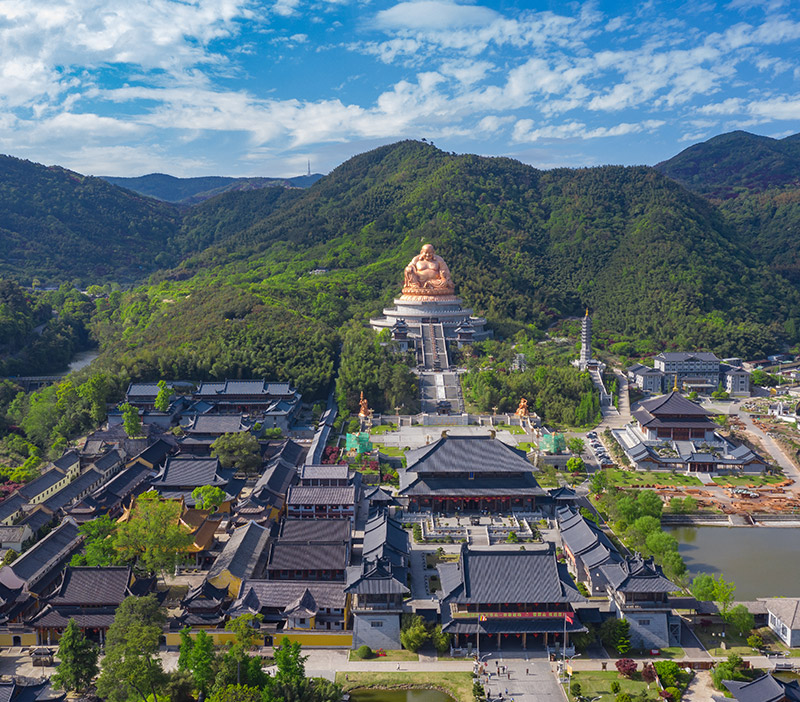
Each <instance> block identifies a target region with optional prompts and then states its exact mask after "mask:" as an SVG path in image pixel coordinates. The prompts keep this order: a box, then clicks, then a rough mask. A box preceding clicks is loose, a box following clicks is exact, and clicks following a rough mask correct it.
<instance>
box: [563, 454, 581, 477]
mask: <svg viewBox="0 0 800 702" xmlns="http://www.w3.org/2000/svg"><path fill="white" fill-rule="evenodd" d="M567 470H568V471H569V472H570V473H580V472H581V471H582V470H583V459H582V458H581V457H580V456H570V458H568V459H567Z"/></svg>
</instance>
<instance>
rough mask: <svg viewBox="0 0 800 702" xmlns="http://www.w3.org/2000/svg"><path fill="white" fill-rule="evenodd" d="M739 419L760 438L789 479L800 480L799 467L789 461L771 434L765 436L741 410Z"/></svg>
mask: <svg viewBox="0 0 800 702" xmlns="http://www.w3.org/2000/svg"><path fill="white" fill-rule="evenodd" d="M739 419H741V420H742V422H744V425H745V427H747V431H749V432H750V433H752V434H755V435H756V436H757V437H758V438H759V440H760V441H761V445H762V446H763V447H764V448H765V449H767V452H768V453H769V455H770V456H772V460H774V461H775V463H777V464H778V465H779V466H780V467H781V468H783V472H784V474H785V475H786V476H787V477H789V478H794V479H795V480H798V479H800V471H798V469H797V466H795V464H794V463H792V461H790V460H789V458H788V457H787V456H786V454H785V453H784V452H783V449H781V447H780V446H779V445H778V444H777V443H776V442H775V441H773V439H772V437H771V436H770V435H769V434H765V433H764V432H763V431H762V430H761V429H759V428H758V427H757V426H756V425H755V423H754V422H753V420H752V418H751V417H750V415H749V414H748V413H747V412H743V411H741V410H740V411H739Z"/></svg>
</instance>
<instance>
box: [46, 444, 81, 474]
mask: <svg viewBox="0 0 800 702" xmlns="http://www.w3.org/2000/svg"><path fill="white" fill-rule="evenodd" d="M80 460H81V457H80V454H79V453H78V452H77V451H75V450H74V449H72V450H70V451H67V452H66V453H64V454H63V455H62V456H61V457H60V458H57V459H56V460H55V461H53V465H54V466H55V467H56V468H59V469H60V470H63V471H66V470H67V469H68V468H70V467H71V466H74V465H75V464H76V463H78V462H79V461H80Z"/></svg>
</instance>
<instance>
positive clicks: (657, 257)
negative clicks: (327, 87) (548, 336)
mask: <svg viewBox="0 0 800 702" xmlns="http://www.w3.org/2000/svg"><path fill="white" fill-rule="evenodd" d="M250 198H253V202H255V203H257V206H259V207H262V208H263V212H264V216H263V217H253V216H252V214H251V211H250V208H249V206H248V203H249V200H250ZM181 236H182V237H185V239H186V240H188V241H202V242H204V241H219V242H222V243H218V244H216V245H213V246H211V247H210V248H208V249H207V250H205V251H203V252H201V253H199V254H196V255H194V256H191V257H190V258H188V259H187V260H185V261H184V262H183V263H181V264H180V265H179V266H178V267H177V268H175V269H173V270H172V271H168V272H165V273H161V274H159V276H158V279H157V285H155V286H154V287H152V288H150V289H146V288H143V289H140V290H139V291H138V292H137V293H136V294H137V295H138V296H140V298H141V300H142V301H141V302H140V303H139V304H138V306H137V308H136V310H135V311H134V312H132V311H131V310H130V309H128V310H126V311H122V312H121V314H122V316H123V317H124V318H125V321H124V326H125V328H126V329H125V333H126V334H127V343H128V344H129V345H130V346H137V347H138V346H139V345H140V344H141V343H142V342H143V341H144V340H145V336H144V334H143V332H142V331H141V330H146V329H148V328H149V327H150V326H151V325H152V324H153V323H154V321H156V320H157V321H158V324H160V325H162V326H161V327H160V328H161V329H162V332H163V331H164V330H165V329H167V328H169V327H170V325H171V324H174V325H180V323H181V313H180V312H179V310H180V309H181V308H180V307H179V306H178V305H177V304H175V303H174V302H166V303H165V302H163V300H165V299H166V300H176V299H181V300H183V299H191V298H192V297H200V296H201V295H210V296H211V297H212V298H213V297H214V296H215V295H220V294H222V293H221V291H223V290H226V289H228V288H234V289H239V290H246V291H247V293H248V295H250V296H252V298H251V299H257V300H260V301H262V302H264V303H267V304H268V305H270V306H275V307H276V308H281V307H286V308H289V309H290V310H293V311H295V312H297V313H299V314H301V315H304V316H305V317H306V318H314V319H315V320H317V322H321V323H323V324H325V325H326V326H328V327H329V328H335V327H338V326H339V325H341V324H342V323H343V322H344V321H346V320H347V319H348V318H350V317H352V316H356V317H358V318H366V317H367V316H369V315H370V314H374V313H376V312H378V311H379V310H380V308H381V306H382V305H384V304H386V303H388V302H390V301H391V298H392V297H393V296H394V295H396V294H397V293H398V292H399V287H400V283H401V277H402V268H403V266H404V265H405V264H406V263H407V262H408V260H409V259H410V258H411V256H412V255H414V254H415V253H417V252H418V250H419V247H420V244H421V242H422V241H430V242H432V243H433V244H435V245H436V247H437V250H438V251H439V253H441V255H442V256H444V258H445V259H446V260H447V261H448V263H449V265H450V268H451V270H452V273H453V277H454V280H455V281H456V286H457V290H458V293H459V294H460V295H461V296H462V297H463V298H464V299H465V301H466V303H467V304H469V305H471V306H473V307H474V308H476V309H477V310H478V311H480V312H482V313H485V314H487V315H488V316H489V318H490V320H491V321H492V322H493V323H494V324H495V325H496V326H498V327H499V328H500V329H501V330H503V331H505V332H513V330H514V329H519V328H521V326H522V325H526V324H534V325H537V326H538V327H540V328H541V327H544V326H545V325H547V324H549V323H550V322H552V321H553V320H554V319H556V318H558V317H559V316H562V315H574V314H579V313H580V312H582V311H583V309H584V308H585V307H587V306H588V307H589V308H591V309H592V311H593V313H594V315H595V319H596V323H597V324H598V325H599V326H600V327H602V328H605V329H607V330H610V331H611V336H612V338H615V339H616V340H620V339H626V338H627V339H636V340H639V339H644V340H649V341H650V342H651V344H652V345H653V347H654V348H655V347H662V346H666V347H678V348H692V347H698V348H711V349H713V350H715V351H718V352H719V353H723V354H734V353H736V354H744V355H749V354H753V353H759V352H761V351H763V350H766V349H768V348H774V347H775V344H776V340H780V339H781V338H784V337H786V329H789V330H790V331H791V330H792V329H793V328H794V327H793V325H795V326H796V325H797V324H800V320H792V318H793V316H794V315H797V314H798V313H797V310H798V307H797V303H798V301H799V300H798V293H797V291H796V290H794V289H793V288H792V287H791V286H789V285H788V284H787V283H786V282H785V281H784V280H783V279H782V278H780V277H777V276H774V275H771V274H770V273H769V271H768V270H767V269H766V268H765V267H764V266H762V265H760V264H758V263H754V262H753V261H752V256H751V255H750V253H749V252H748V251H747V249H746V248H743V247H742V246H741V245H740V243H739V241H738V237H737V235H736V233H735V231H734V230H733V228H732V227H731V226H730V225H729V224H728V223H726V221H725V219H724V218H723V217H722V216H721V215H720V214H719V212H718V211H717V210H716V209H715V208H714V207H713V206H711V205H709V204H708V203H707V202H706V201H704V200H703V199H701V198H699V197H697V196H695V195H692V194H691V193H689V192H687V191H686V190H685V189H684V188H683V187H681V186H680V185H678V184H676V183H675V182H673V181H672V180H670V179H668V178H665V177H664V176H662V175H661V174H659V173H658V172H657V171H655V170H653V169H651V168H646V167H637V168H623V167H603V168H592V169H579V170H567V169H559V170H554V171H546V172H543V171H537V170H536V169H533V168H530V167H528V166H524V165H523V164H520V163H518V162H516V161H512V160H509V159H502V158H482V157H477V156H457V155H451V154H446V153H444V152H442V151H439V150H438V149H436V148H434V147H433V146H430V145H427V144H422V143H418V142H411V141H407V142H401V143H398V144H394V145H391V146H385V147H381V148H379V149H376V150H374V151H371V152H369V153H366V154H362V155H360V156H357V157H355V158H353V159H351V160H349V161H348V162H346V163H344V164H342V165H341V166H340V167H339V168H337V169H336V170H334V171H333V172H332V173H331V174H330V175H329V176H327V177H325V178H323V179H321V180H320V181H319V182H317V183H316V184H315V185H314V186H312V187H311V188H309V189H308V190H304V191H295V192H294V193H293V194H292V195H279V196H278V197H277V199H276V200H274V201H269V202H265V201H264V191H260V192H258V193H237V194H236V197H233V198H226V197H225V196H223V197H221V198H218V199H215V200H213V201H211V202H209V203H206V204H205V210H204V211H203V216H202V217H197V218H195V219H194V220H188V219H187V220H186V221H185V222H184V226H183V228H182V230H181ZM317 268H325V269H328V270H329V272H328V273H326V274H322V275H312V274H310V271H311V270H312V269H317ZM145 300H146V303H145V302H144V301H145ZM615 335H616V336H615ZM137 353H138V351H137Z"/></svg>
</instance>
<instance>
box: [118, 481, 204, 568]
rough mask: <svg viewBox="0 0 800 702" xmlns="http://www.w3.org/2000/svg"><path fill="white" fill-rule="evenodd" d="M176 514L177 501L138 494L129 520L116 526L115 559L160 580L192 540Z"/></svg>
mask: <svg viewBox="0 0 800 702" xmlns="http://www.w3.org/2000/svg"><path fill="white" fill-rule="evenodd" d="M180 515H181V504H180V503H179V502H176V501H174V500H162V499H161V498H160V497H159V495H158V493H157V492H154V491H150V492H146V493H144V494H142V495H140V496H139V497H138V498H137V499H136V502H135V504H134V506H133V511H132V512H131V517H130V519H129V520H128V521H127V522H122V523H121V524H119V525H118V528H117V535H116V538H115V539H114V548H115V550H116V551H117V553H118V554H119V557H120V558H121V559H122V560H123V561H133V560H135V561H136V562H137V563H138V565H139V567H141V568H143V569H144V570H147V571H150V572H151V573H159V574H160V575H161V576H162V577H164V576H165V574H166V573H168V572H172V571H174V570H175V568H176V566H177V565H178V564H179V563H181V562H182V560H183V559H184V557H185V554H186V553H187V552H188V550H189V547H190V546H191V545H192V541H193V539H192V534H191V532H190V531H189V529H188V528H187V527H185V526H183V525H182V524H181V523H180V521H179V519H180Z"/></svg>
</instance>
